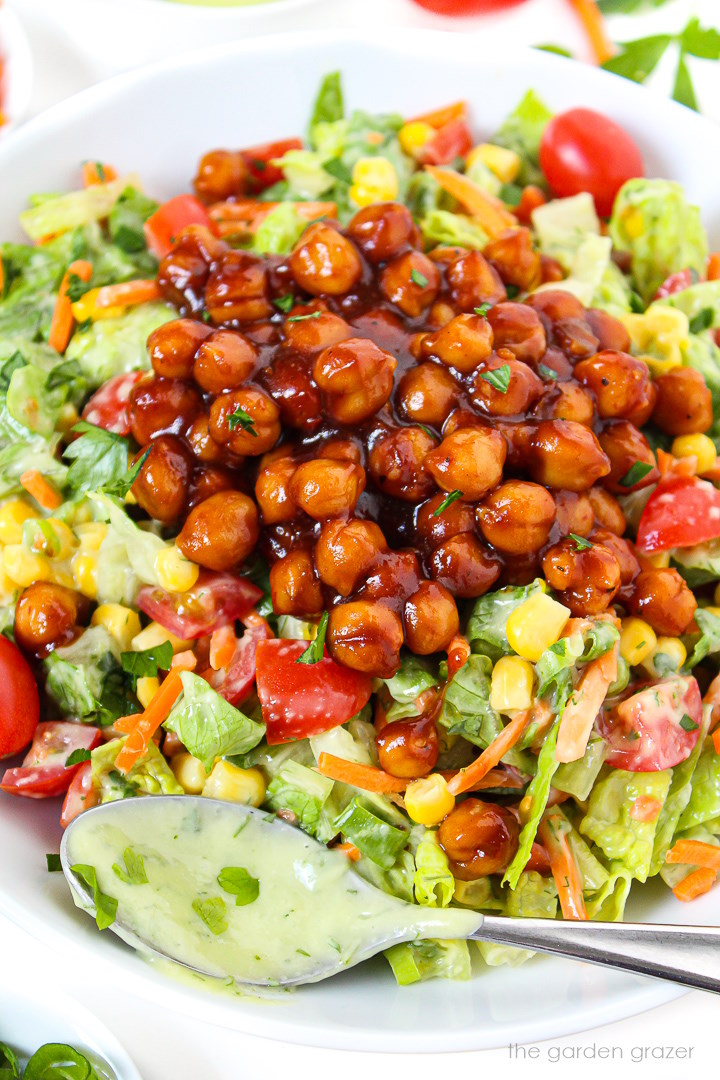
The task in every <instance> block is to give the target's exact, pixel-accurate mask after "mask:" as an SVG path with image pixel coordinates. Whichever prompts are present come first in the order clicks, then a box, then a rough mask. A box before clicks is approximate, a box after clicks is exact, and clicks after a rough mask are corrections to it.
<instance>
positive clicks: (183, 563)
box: [155, 544, 200, 592]
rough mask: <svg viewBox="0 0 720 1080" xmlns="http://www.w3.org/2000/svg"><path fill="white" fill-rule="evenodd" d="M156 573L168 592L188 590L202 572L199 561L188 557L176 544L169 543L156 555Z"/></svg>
mask: <svg viewBox="0 0 720 1080" xmlns="http://www.w3.org/2000/svg"><path fill="white" fill-rule="evenodd" d="M155 573H156V574H157V576H158V581H159V582H160V585H161V586H162V588H163V589H167V590H168V592H187V591H188V589H192V587H193V585H194V584H195V582H196V581H197V579H198V576H199V574H200V567H199V566H198V565H197V563H194V562H190V560H189V559H186V558H185V556H184V555H183V553H182V551H181V550H180V548H179V547H176V545H174V544H173V545H168V546H167V547H166V548H163V549H162V551H159V552H158V554H157V555H156V556H155Z"/></svg>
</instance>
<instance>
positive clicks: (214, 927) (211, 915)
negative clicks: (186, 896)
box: [192, 896, 228, 937]
mask: <svg viewBox="0 0 720 1080" xmlns="http://www.w3.org/2000/svg"><path fill="white" fill-rule="evenodd" d="M192 909H193V911H194V912H195V914H196V915H199V916H200V918H201V919H202V921H203V922H204V923H205V925H206V926H207V928H208V930H209V931H210V933H211V934H215V936H216V937H217V936H218V934H224V933H225V931H226V930H227V928H228V921H227V908H226V906H225V901H224V900H223V898H222V897H221V896H211V897H209V898H208V899H207V900H201V899H200V897H198V898H197V900H193V902H192Z"/></svg>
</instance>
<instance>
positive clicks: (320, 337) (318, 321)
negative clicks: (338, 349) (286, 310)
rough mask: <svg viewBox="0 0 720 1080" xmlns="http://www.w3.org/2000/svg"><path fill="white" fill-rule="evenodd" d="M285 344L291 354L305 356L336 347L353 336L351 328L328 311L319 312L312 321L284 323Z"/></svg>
mask: <svg viewBox="0 0 720 1080" xmlns="http://www.w3.org/2000/svg"><path fill="white" fill-rule="evenodd" d="M283 335H284V337H285V344H286V345H287V346H288V348H289V349H292V351H293V352H299V353H303V354H307V355H312V354H313V353H317V352H320V351H321V350H322V349H327V348H328V347H329V346H330V345H337V344H339V342H341V341H347V339H348V338H351V337H352V336H353V328H352V327H351V326H350V325H349V324H348V323H346V322H345V320H344V319H341V318H340V316H339V315H332V314H331V313H330V312H329V311H321V312H320V313H319V315H317V317H316V316H314V315H313V318H312V319H300V320H298V321H297V322H288V321H287V320H286V321H285V325H284V326H283Z"/></svg>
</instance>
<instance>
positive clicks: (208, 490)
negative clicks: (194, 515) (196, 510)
mask: <svg viewBox="0 0 720 1080" xmlns="http://www.w3.org/2000/svg"><path fill="white" fill-rule="evenodd" d="M236 479H237V474H235V475H234V476H233V474H232V473H231V472H230V470H229V469H218V468H212V467H206V468H204V469H195V471H194V473H193V477H192V480H191V482H190V487H189V488H188V497H187V508H188V510H192V508H193V507H194V506H197V505H198V503H201V502H204V501H205V499H209V498H210V496H211V495H216V494H217V493H218V491H229V489H230V488H234V487H235V486H236V485H235V480H236Z"/></svg>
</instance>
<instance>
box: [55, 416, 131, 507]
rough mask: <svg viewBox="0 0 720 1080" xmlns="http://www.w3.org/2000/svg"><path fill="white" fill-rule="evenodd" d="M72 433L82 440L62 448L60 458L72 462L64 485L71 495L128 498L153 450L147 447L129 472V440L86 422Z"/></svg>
mask: <svg viewBox="0 0 720 1080" xmlns="http://www.w3.org/2000/svg"><path fill="white" fill-rule="evenodd" d="M72 430H73V431H74V432H75V433H76V434H79V435H80V436H81V437H80V438H79V439H75V441H74V442H71V443H70V445H69V446H67V447H66V448H65V450H64V452H63V457H64V458H68V459H70V461H72V464H71V466H70V468H69V469H68V474H67V484H68V486H69V487H70V488H71V489H72V491H73V493H74V494H76V495H78V494H84V493H85V492H87V491H105V492H107V494H108V495H117V496H118V497H120V498H122V497H123V496H125V495H127V493H128V491H129V490H130V488H131V487H132V485H133V483H134V482H135V480H136V478H137V475H138V473H139V472H140V469H141V468H142V466H143V465H144V463H145V461H146V460H147V456H148V454H149V453H150V451H151V449H152V448H151V447H148V449H147V450H146V451H145V453H144V454H142V455H141V456H140V458H139V459H138V460H137V461H136V462H135V464H134V465H132V466H131V467H130V468H128V457H129V455H130V443H129V441H128V439H126V438H124V437H123V436H122V435H116V434H115V433H114V432H113V431H106V430H105V429H104V428H101V427H97V425H96V424H89V423H88V422H87V420H80V421H79V422H78V423H77V424H75V426H74V427H73V429H72Z"/></svg>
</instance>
